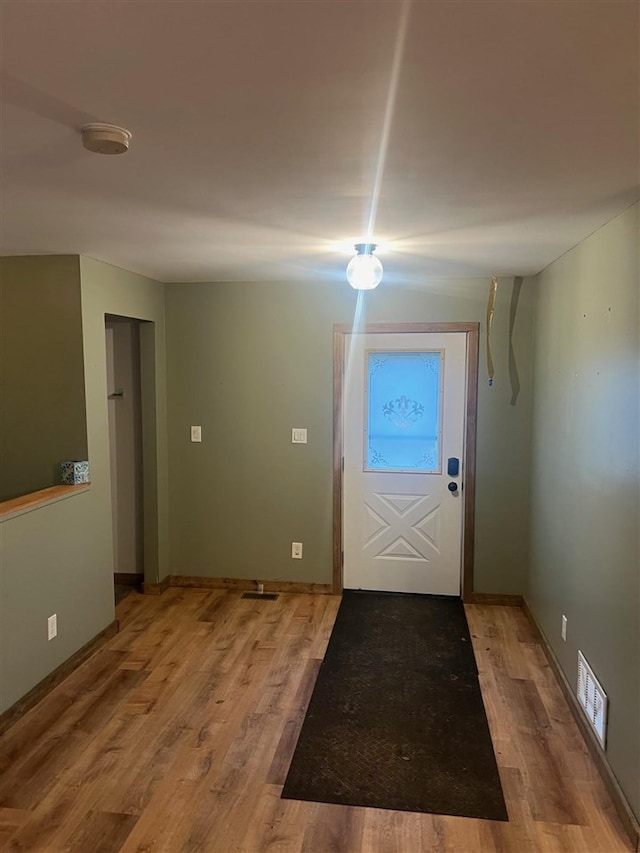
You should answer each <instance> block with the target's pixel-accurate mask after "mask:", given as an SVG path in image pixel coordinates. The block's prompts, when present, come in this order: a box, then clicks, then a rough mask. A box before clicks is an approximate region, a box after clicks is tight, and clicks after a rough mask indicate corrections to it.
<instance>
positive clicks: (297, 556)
mask: <svg viewBox="0 0 640 853" xmlns="http://www.w3.org/2000/svg"><path fill="white" fill-rule="evenodd" d="M291 559H292V560H301V559H302V542H292V543H291Z"/></svg>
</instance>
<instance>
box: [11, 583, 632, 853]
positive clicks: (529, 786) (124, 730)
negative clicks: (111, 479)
mask: <svg viewBox="0 0 640 853" xmlns="http://www.w3.org/2000/svg"><path fill="white" fill-rule="evenodd" d="M338 605H339V598H338V597H335V596H327V595H293V594H282V595H280V596H279V598H278V600H277V601H275V602H273V601H252V600H243V599H241V598H240V594H239V593H236V592H226V591H218V590H214V591H200V590H192V589H175V588H172V589H169V590H168V591H167V592H165V593H164V595H162V596H142V595H139V594H136V593H132V594H131V595H129V596H128V597H127V598H125V599H124V601H122V602H121V603H120V604H119V605H118V610H117V615H118V617H119V618H120V620H121V632H120V633H119V634H118V635H117V636H116V637H114V638H113V639H112V640H111V641H110V642H109V643H107V645H106V646H104V647H103V648H102V649H101V650H100V651H99V652H98V653H97V654H96V655H95V656H94V657H92V658H91V659H90V660H88V661H87V662H86V663H84V664H83V666H82V667H80V668H79V669H78V670H77V671H76V672H74V673H73V674H72V675H71V676H70V677H69V678H68V679H67V680H66V681H65V682H63V683H62V684H61V685H59V686H58V687H57V688H56V689H55V690H54V691H53V692H52V693H51V694H49V696H48V697H47V698H46V699H44V700H43V701H42V702H41V703H40V705H38V706H36V707H35V708H33V709H32V710H31V711H30V712H29V713H28V714H26V715H25V716H24V717H23V718H22V719H21V720H20V721H19V722H18V723H16V725H15V726H13V727H12V728H11V729H10V730H9V731H8V732H7V733H6V734H5V735H4V737H3V738H2V741H1V746H2V765H1V769H2V787H1V791H0V794H1V798H0V799H1V802H2V809H1V823H0V849H2V850H3V851H7V853H8V852H9V851H12V853H16V851H36V850H37V851H47V853H54V851H75V853H78V851H80V853H116V851H122V853H143V851H144V853H149V851H154V853H157V851H167V852H168V853H178V851H203V853H218V851H219V853H231V851H246V853H259V851H280V853H285V851H286V853H289V851H305V853H329V851H345V853H352V851H353V853H356V851H371V853H387V851H389V853H391V851H397V853H414V851H415V853H418V851H455V853H474V851H501V853H525V851H574V853H614V851H624V850H630V846H629V843H628V841H627V839H626V837H625V835H624V833H623V830H622V828H621V826H620V824H619V822H618V819H617V817H616V815H615V813H614V811H613V807H612V805H611V802H610V800H609V798H608V796H607V794H606V792H605V790H604V788H603V786H602V783H601V781H600V779H599V777H598V775H597V773H596V770H595V767H594V765H593V763H592V761H591V759H590V757H589V754H588V752H587V750H586V747H585V746H584V743H583V741H582V740H581V737H580V735H579V733H578V730H577V728H576V726H575V723H574V721H573V719H572V718H571V715H570V713H569V710H568V708H567V706H566V703H565V701H564V699H563V697H562V695H561V693H560V690H559V688H558V687H557V685H556V683H555V681H554V678H553V675H552V673H551V671H550V669H549V667H548V665H547V663H546V659H545V657H544V654H543V652H542V649H541V648H540V646H539V645H538V644H537V642H536V639H535V635H534V633H533V631H532V629H531V626H530V624H529V623H528V621H527V618H526V616H525V614H524V613H523V612H522V611H521V610H520V609H519V608H515V607H497V606H487V605H469V606H468V607H467V615H468V619H469V624H470V628H471V634H472V636H473V643H474V649H475V652H476V657H477V660H478V667H479V670H480V679H481V684H482V689H483V695H484V699H485V705H486V707H487V713H488V717H489V724H490V727H491V732H492V736H493V741H494V746H495V750H496V757H497V760H498V766H499V768H500V775H501V778H502V783H503V787H504V792H505V798H506V802H507V808H508V811H509V816H510V820H509V822H508V823H503V822H493V821H481V820H475V819H469V818H458V817H445V816H440V815H428V814H413V813H408V812H393V811H386V810H382V809H380V810H378V809H365V808H352V807H346V806H337V805H326V804H316V803H306V802H296V801H293V800H281V799H280V792H281V790H282V785H283V782H284V779H285V776H286V773H287V768H288V763H289V761H290V758H291V755H292V753H293V749H294V747H295V743H296V739H297V735H298V732H299V729H300V726H301V724H302V720H303V718H304V712H305V708H306V704H307V702H308V700H309V697H310V695H311V691H312V689H313V684H314V680H315V676H316V673H317V670H318V667H319V665H320V661H321V659H322V656H323V654H324V650H325V648H326V644H327V641H328V638H329V635H330V632H331V627H332V625H333V621H334V619H335V615H336V612H337V608H338ZM381 772H384V768H381Z"/></svg>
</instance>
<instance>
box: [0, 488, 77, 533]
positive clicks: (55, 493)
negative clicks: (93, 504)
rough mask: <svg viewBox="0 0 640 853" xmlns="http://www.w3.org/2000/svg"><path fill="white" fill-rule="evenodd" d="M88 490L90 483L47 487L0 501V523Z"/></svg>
mask: <svg viewBox="0 0 640 853" xmlns="http://www.w3.org/2000/svg"><path fill="white" fill-rule="evenodd" d="M90 488H91V484H90V483H82V484H80V485H77V486H49V488H48V489H40V490H39V491H37V492H30V493H29V494H28V495H21V496H20V497H19V498H12V499H11V500H9V501H2V502H0V523H2V522H3V521H8V520H9V519H11V518H15V517H16V516H18V515H22V514H23V513H25V512H31V511H32V510H34V509H40V508H41V507H44V506H48V505H49V504H52V503H57V502H58V501H63V500H66V499H67V498H71V497H73V496H74V495H77V494H79V493H80V492H88V491H89V489H90Z"/></svg>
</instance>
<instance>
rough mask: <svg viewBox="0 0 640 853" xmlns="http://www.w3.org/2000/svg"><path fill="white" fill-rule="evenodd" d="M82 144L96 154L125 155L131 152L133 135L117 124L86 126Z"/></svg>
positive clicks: (83, 131) (83, 129)
mask: <svg viewBox="0 0 640 853" xmlns="http://www.w3.org/2000/svg"><path fill="white" fill-rule="evenodd" d="M81 133H82V144H83V145H84V147H85V148H86V149H87V151H93V153H94V154H124V153H125V152H126V151H128V150H129V141H130V140H131V134H130V133H129V131H128V130H125V129H124V127H117V126H116V125H115V124H85V126H84V127H83V128H82V131H81Z"/></svg>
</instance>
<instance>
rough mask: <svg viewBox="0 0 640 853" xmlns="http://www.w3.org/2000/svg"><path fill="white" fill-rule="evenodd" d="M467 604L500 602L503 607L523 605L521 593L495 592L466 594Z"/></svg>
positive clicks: (465, 600)
mask: <svg viewBox="0 0 640 853" xmlns="http://www.w3.org/2000/svg"><path fill="white" fill-rule="evenodd" d="M462 600H463V601H464V603H465V604H500V605H501V606H503V607H522V596H521V595H507V594H502V593H494V592H470V593H468V595H466V596H464V597H463V599H462Z"/></svg>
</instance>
